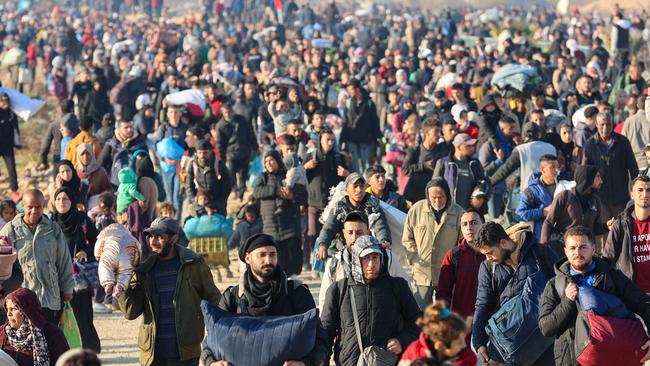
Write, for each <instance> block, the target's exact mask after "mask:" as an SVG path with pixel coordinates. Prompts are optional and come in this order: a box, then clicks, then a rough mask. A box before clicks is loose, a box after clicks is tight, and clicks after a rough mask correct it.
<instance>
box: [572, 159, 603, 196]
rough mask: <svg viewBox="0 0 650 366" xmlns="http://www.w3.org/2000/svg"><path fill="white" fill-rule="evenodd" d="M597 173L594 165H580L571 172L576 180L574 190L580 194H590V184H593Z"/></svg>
mask: <svg viewBox="0 0 650 366" xmlns="http://www.w3.org/2000/svg"><path fill="white" fill-rule="evenodd" d="M596 174H598V167H597V166H594V165H580V166H578V167H577V168H576V171H575V173H573V178H574V180H575V181H576V192H577V193H578V194H579V195H581V196H587V195H590V194H591V193H592V192H591V185H592V184H594V179H595V178H596Z"/></svg>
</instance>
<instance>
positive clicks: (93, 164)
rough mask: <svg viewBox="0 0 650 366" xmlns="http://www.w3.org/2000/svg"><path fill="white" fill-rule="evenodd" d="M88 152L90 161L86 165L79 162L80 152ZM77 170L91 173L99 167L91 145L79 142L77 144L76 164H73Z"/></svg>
mask: <svg viewBox="0 0 650 366" xmlns="http://www.w3.org/2000/svg"><path fill="white" fill-rule="evenodd" d="M84 152H88V154H90V163H89V164H88V165H83V164H81V154H83V153H84ZM75 167H76V169H77V172H81V173H83V174H91V173H94V172H95V171H96V170H98V169H99V168H100V165H99V163H98V162H97V157H96V156H95V152H94V151H93V145H91V144H79V146H77V164H76V165H75Z"/></svg>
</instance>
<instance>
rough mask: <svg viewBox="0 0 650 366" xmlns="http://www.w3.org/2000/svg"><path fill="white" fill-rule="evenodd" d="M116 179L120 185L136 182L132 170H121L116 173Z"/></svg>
mask: <svg viewBox="0 0 650 366" xmlns="http://www.w3.org/2000/svg"><path fill="white" fill-rule="evenodd" d="M117 178H118V179H119V180H120V184H125V183H126V184H128V183H131V184H135V183H137V182H138V176H137V175H136V174H135V171H134V170H133V169H132V168H123V169H122V170H120V172H119V173H118V176H117Z"/></svg>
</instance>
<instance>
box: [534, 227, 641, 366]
mask: <svg viewBox="0 0 650 366" xmlns="http://www.w3.org/2000/svg"><path fill="white" fill-rule="evenodd" d="M564 254H565V255H566V259H563V260H561V261H560V262H558V263H557V264H556V265H555V277H554V278H551V279H550V280H549V281H548V283H547V284H546V287H545V288H544V294H543V295H542V299H541V303H540V309H539V330H540V331H541V333H542V334H543V335H545V336H547V337H554V338H555V349H554V351H555V352H554V353H555V355H556V356H555V364H556V365H560V366H565V365H566V366H574V365H575V366H577V365H578V363H577V362H576V354H575V351H574V350H575V347H574V343H575V333H576V330H575V326H576V320H577V316H578V309H579V307H578V304H577V302H576V300H577V299H578V293H579V292H580V291H581V289H583V288H595V289H597V290H600V291H603V292H606V293H610V294H613V295H616V297H618V298H619V299H620V300H621V301H622V302H623V303H624V304H625V306H626V307H627V308H628V309H630V310H631V311H633V312H634V313H635V314H637V315H638V316H640V317H641V319H643V322H644V323H645V324H650V297H648V295H647V294H646V293H645V292H644V291H643V290H642V289H640V288H639V287H637V286H636V285H635V284H634V283H632V281H631V280H630V279H629V278H627V277H625V275H624V274H623V273H622V272H621V271H620V270H618V269H615V268H613V267H611V265H610V264H609V262H607V261H605V260H603V259H601V258H598V257H596V256H595V254H596V244H595V241H594V236H593V234H592V233H591V231H590V230H589V229H587V228H585V227H583V226H576V227H573V228H571V229H569V230H568V231H567V232H566V233H565V235H564ZM640 352H643V354H645V356H644V357H643V359H641V364H643V363H644V362H645V361H648V360H650V341H647V342H646V343H645V344H644V345H643V346H642V347H641V349H640Z"/></svg>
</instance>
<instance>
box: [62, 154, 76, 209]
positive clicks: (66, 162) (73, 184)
mask: <svg viewBox="0 0 650 366" xmlns="http://www.w3.org/2000/svg"><path fill="white" fill-rule="evenodd" d="M61 165H67V166H68V167H70V169H71V170H72V178H70V180H69V181H67V182H63V183H62V184H61V185H62V187H68V188H70V189H71V190H72V191H73V192H75V196H71V197H70V199H71V200H74V199H75V198H76V197H77V196H76V194H77V193H76V192H79V191H80V190H81V179H79V176H78V175H77V170H76V169H75V167H74V165H72V162H70V160H61V161H60V162H59V166H61Z"/></svg>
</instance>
